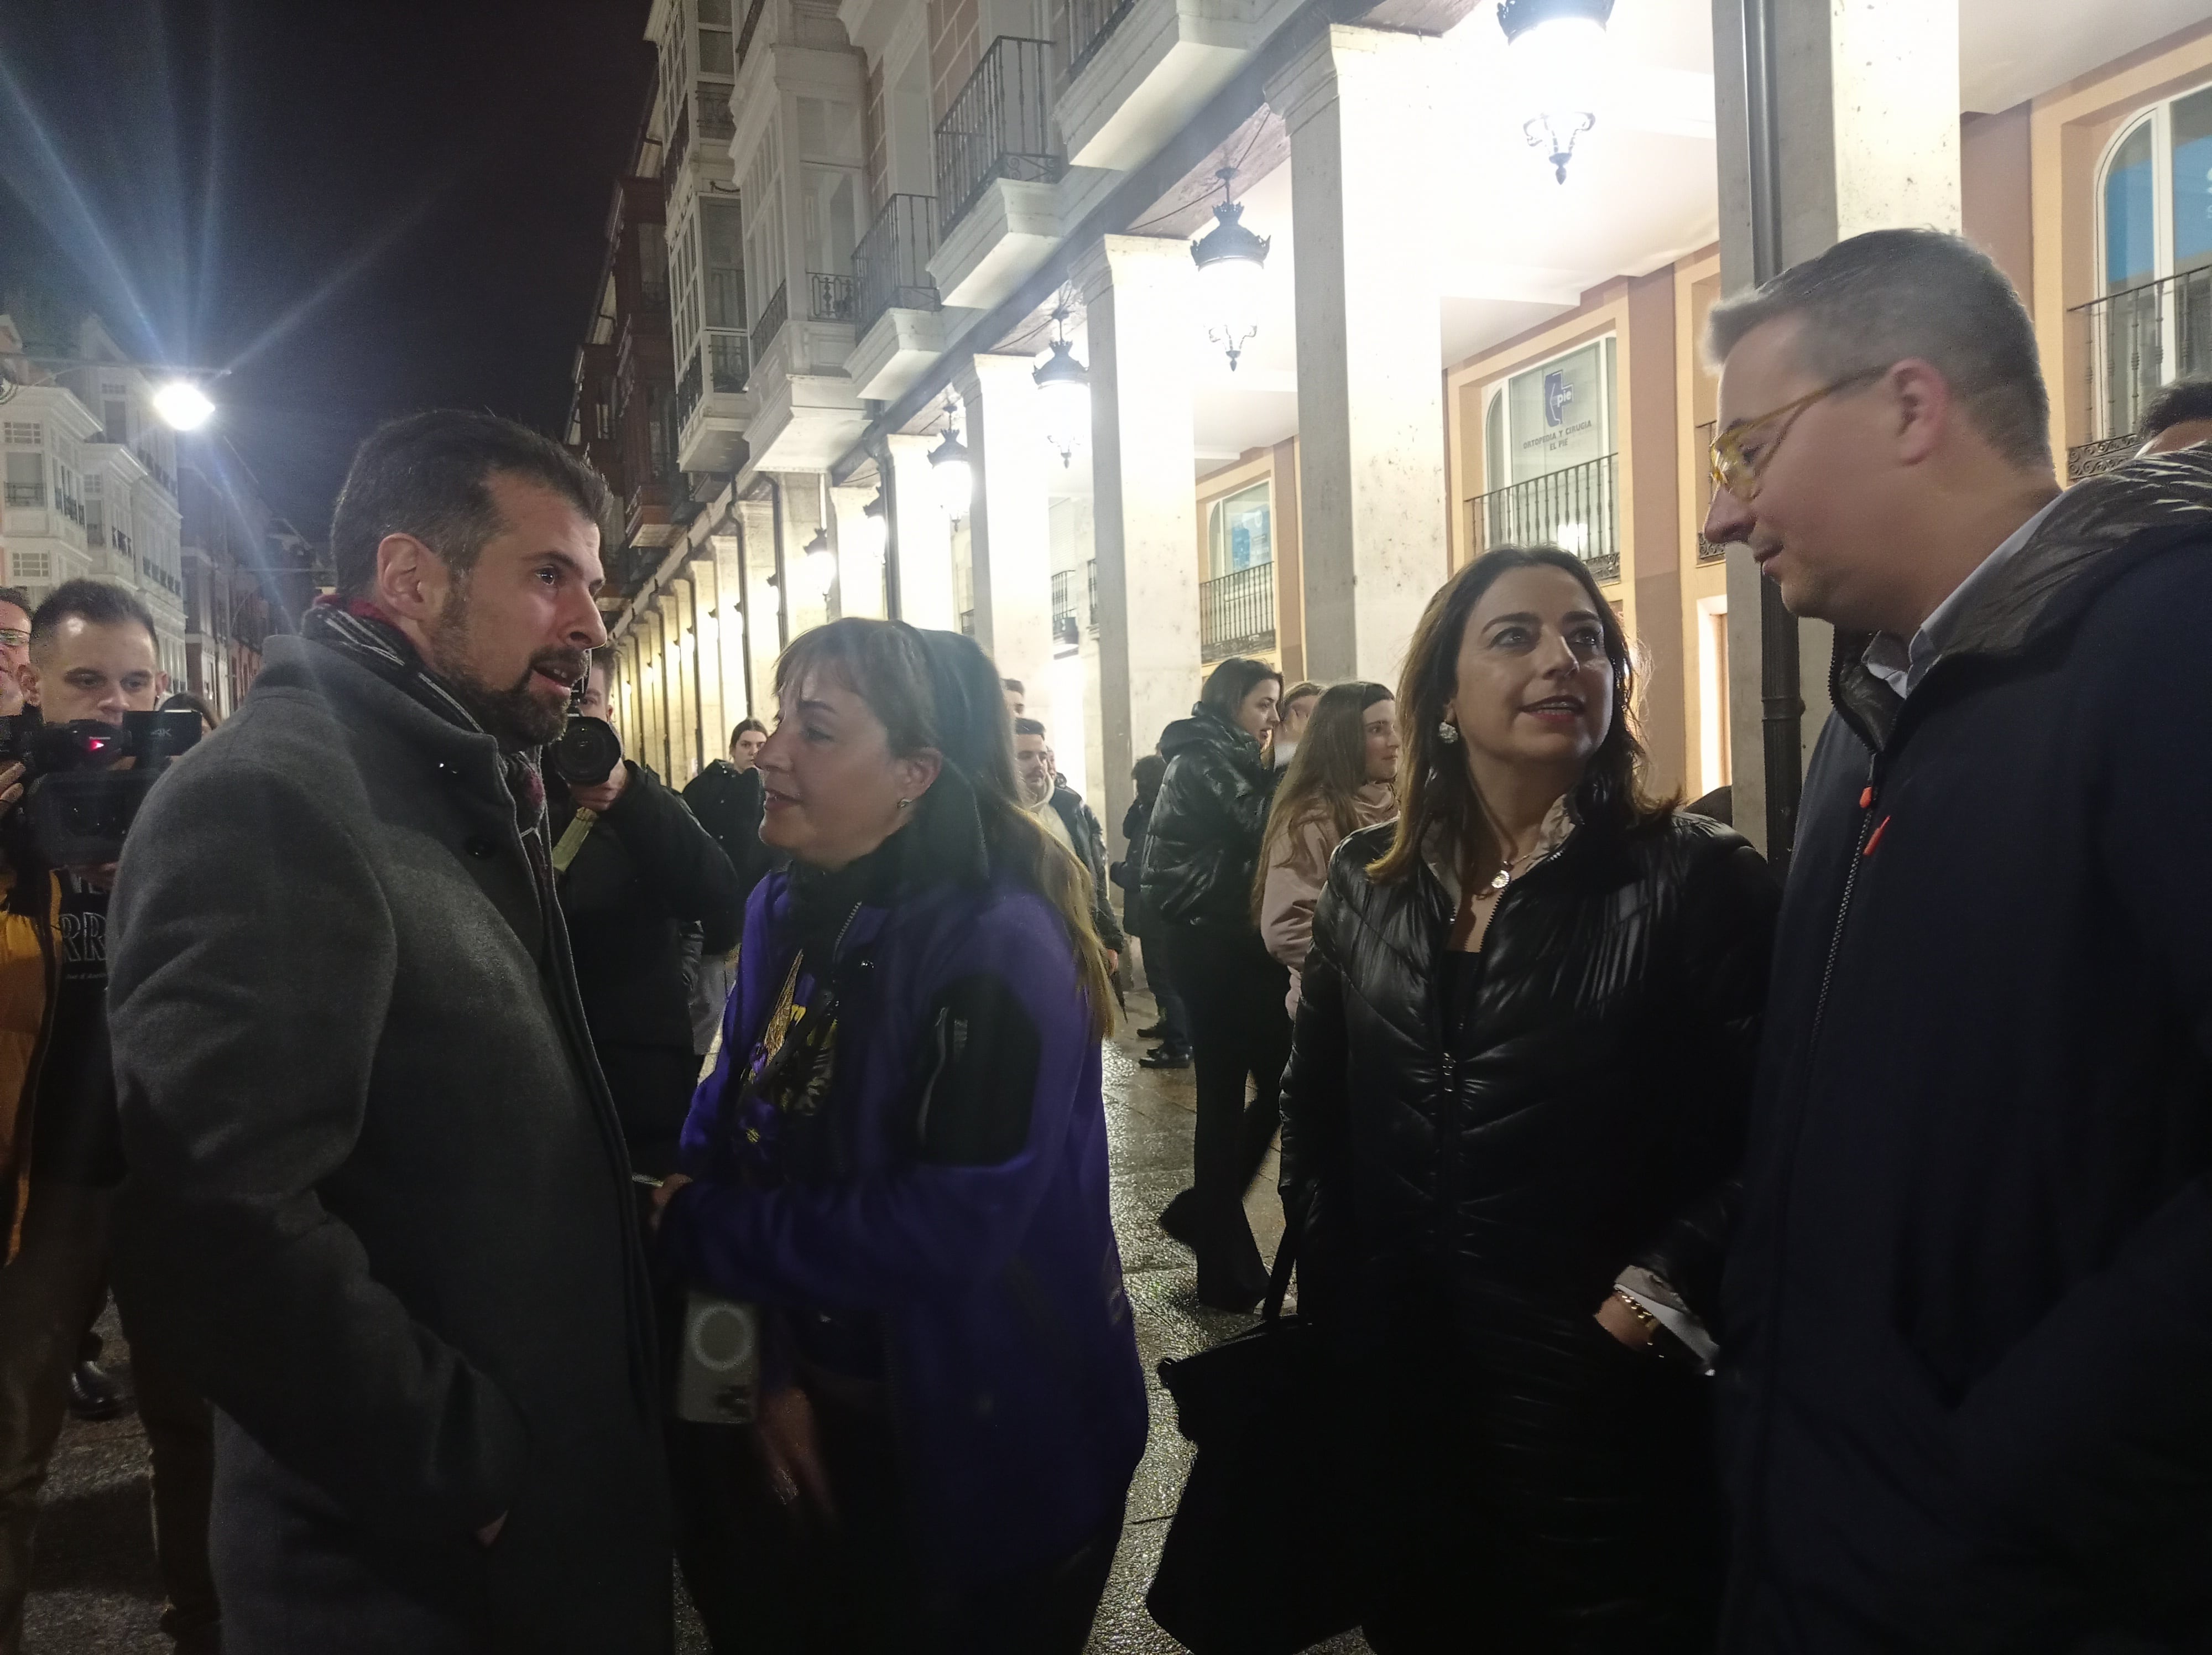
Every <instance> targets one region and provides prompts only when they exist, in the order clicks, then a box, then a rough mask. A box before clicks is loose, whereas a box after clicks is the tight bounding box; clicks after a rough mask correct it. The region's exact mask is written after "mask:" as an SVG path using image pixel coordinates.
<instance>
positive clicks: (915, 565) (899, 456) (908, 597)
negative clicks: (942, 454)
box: [888, 432, 960, 632]
mask: <svg viewBox="0 0 2212 1655" xmlns="http://www.w3.org/2000/svg"><path fill="white" fill-rule="evenodd" d="M888 441H889V442H890V452H891V462H890V463H891V489H890V494H891V532H892V533H893V534H894V535H896V537H897V538H898V575H899V618H900V619H901V620H902V621H905V622H907V623H908V624H909V625H913V626H926V627H930V628H933V630H937V631H939V632H953V631H957V630H959V626H960V605H959V604H958V603H957V601H956V600H955V599H954V596H953V592H952V520H951V518H949V517H947V516H946V515H945V508H944V506H943V505H942V504H941V503H940V502H939V499H938V493H937V478H936V477H935V476H934V475H933V472H934V468H933V466H932V465H930V463H929V451H930V450H931V449H932V448H934V447H936V446H937V438H936V436H935V435H933V434H931V433H928V432H924V433H922V434H921V435H918V436H908V435H894V436H892V437H890V439H889V440H888Z"/></svg>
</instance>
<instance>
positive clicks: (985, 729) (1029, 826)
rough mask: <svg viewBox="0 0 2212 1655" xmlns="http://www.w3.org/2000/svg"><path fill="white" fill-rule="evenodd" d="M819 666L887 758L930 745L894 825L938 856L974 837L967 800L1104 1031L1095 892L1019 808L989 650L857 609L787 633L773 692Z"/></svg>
mask: <svg viewBox="0 0 2212 1655" xmlns="http://www.w3.org/2000/svg"><path fill="white" fill-rule="evenodd" d="M813 672H823V673H826V674H828V675H829V678H832V679H833V680H835V681H836V683H838V684H840V685H843V686H844V687H845V688H846V689H848V690H850V691H852V692H853V693H854V695H856V696H858V697H860V699H861V700H862V701H864V702H866V703H867V704H868V709H869V711H871V712H872V713H873V714H875V715H876V717H877V718H878V719H879V720H880V721H882V723H883V727H884V733H885V734H886V735H887V736H888V738H889V741H890V751H891V753H892V755H893V756H894V757H896V758H913V757H914V756H915V754H917V753H920V752H923V751H936V752H937V753H939V755H940V756H941V757H942V758H944V760H945V766H944V770H943V771H942V772H940V774H939V777H938V779H937V781H936V782H933V784H932V785H931V787H930V788H929V791H928V792H927V793H926V794H923V795H922V796H921V802H920V804H919V805H918V806H916V807H915V820H913V821H912V822H910V823H908V824H907V825H906V826H905V827H904V828H902V829H901V830H900V831H901V832H902V833H906V834H918V835H920V836H921V843H925V844H927V845H930V846H931V847H932V849H930V850H928V851H924V852H922V853H921V854H935V847H939V846H943V847H945V848H946V849H947V851H948V854H957V853H954V852H953V849H952V848H954V847H957V846H958V845H959V844H960V843H963V841H964V842H966V843H971V844H972V843H973V834H974V830H973V829H970V830H969V831H967V832H965V833H964V834H963V832H962V831H960V828H959V824H958V823H957V820H956V819H955V818H956V816H957V813H958V812H965V811H968V810H969V809H972V810H973V811H974V812H975V824H976V825H977V826H979V827H980V828H981V834H982V849H983V853H984V855H985V856H986V857H987V860H988V861H989V863H990V865H991V866H992V867H1010V868H1012V869H1013V870H1014V872H1015V873H1016V874H1017V876H1018V877H1019V878H1020V879H1022V880H1023V882H1024V883H1025V884H1026V885H1029V886H1030V888H1031V889H1032V890H1034V891H1036V892H1037V893H1038V894H1039V895H1041V896H1042V897H1044V898H1045V900H1046V901H1048V902H1049V903H1050V904H1052V905H1053V907H1054V909H1056V910H1058V911H1059V914H1060V920H1061V922H1062V923H1064V924H1065V925H1066V928H1067V935H1068V940H1069V942H1070V944H1071V945H1072V946H1073V948H1074V952H1075V974H1076V979H1077V981H1078V982H1079V983H1080V984H1081V986H1082V989H1083V995H1084V998H1085V1001H1087V1002H1088V1003H1089V1006H1090V1010H1091V1029H1092V1031H1093V1032H1094V1033H1096V1034H1097V1037H1099V1038H1101V1039H1103V1038H1104V1037H1106V1036H1107V1035H1108V1034H1109V1033H1111V1032H1112V1031H1113V1027H1114V1004H1115V1001H1114V985H1113V981H1112V978H1111V977H1110V976H1109V973H1108V971H1107V970H1106V950H1105V946H1104V945H1103V944H1102V943H1101V942H1100V941H1099V940H1098V931H1097V926H1096V925H1095V924H1094V923H1093V922H1092V919H1091V904H1092V903H1093V901H1094V900H1095V898H1096V892H1095V891H1094V890H1093V888H1092V886H1091V873H1090V870H1088V869H1087V868H1085V867H1084V866H1083V864H1082V863H1080V862H1079V861H1076V859H1075V858H1074V857H1073V855H1070V854H1069V852H1068V850H1067V849H1066V846H1064V845H1062V844H1061V843H1060V842H1059V841H1058V840H1056V839H1054V838H1052V837H1049V836H1048V834H1047V833H1046V832H1045V831H1044V830H1043V829H1042V827H1040V826H1038V824H1037V819H1036V817H1035V816H1033V815H1031V814H1030V812H1028V811H1027V810H1026V809H1024V807H1023V806H1022V803H1021V790H1020V788H1019V786H1018V783H1017V782H1016V780H1015V771H1014V736H1013V721H1012V718H1011V716H1010V715H1008V713H1007V711H1006V696H1005V692H1004V691H1002V690H1001V689H1000V686H999V673H998V669H997V668H995V667H994V666H992V664H991V658H990V657H989V656H988V655H987V654H984V653H983V652H982V650H981V648H977V647H976V645H975V642H974V641H973V640H972V639H969V638H963V637H962V636H959V635H958V634H957V633H950V632H939V633H924V632H922V631H921V630H918V629H916V628H915V627H911V626H908V625H907V624H905V623H904V622H902V621H878V620H869V619H866V618H861V617H857V616H855V617H848V618H845V619H843V620H836V621H831V622H830V623H829V624H828V625H826V626H817V627H816V628H814V629H813V630H811V631H810V632H804V633H801V634H800V635H799V636H798V637H796V638H793V640H792V641H791V643H790V646H789V647H788V648H786V649H785V650H784V652H783V654H782V655H781V657H779V658H778V660H777V661H776V664H775V692H776V694H777V695H778V696H779V697H781V695H782V694H783V693H784V691H785V690H786V688H787V686H789V685H793V684H795V683H797V682H799V680H801V679H803V678H805V677H806V676H807V675H808V674H810V673H813ZM970 800H972V801H973V802H972V805H971V803H970ZM909 854H910V855H911V854H915V853H912V852H910V853H909ZM969 854H970V855H972V852H970V853H969ZM974 872H975V873H976V874H978V875H981V874H985V873H987V869H975V870H974Z"/></svg>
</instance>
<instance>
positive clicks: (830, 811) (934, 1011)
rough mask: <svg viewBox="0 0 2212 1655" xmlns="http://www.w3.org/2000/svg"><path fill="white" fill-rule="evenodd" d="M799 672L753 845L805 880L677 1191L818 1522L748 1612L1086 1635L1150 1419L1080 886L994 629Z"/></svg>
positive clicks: (1102, 1014)
mask: <svg viewBox="0 0 2212 1655" xmlns="http://www.w3.org/2000/svg"><path fill="white" fill-rule="evenodd" d="M775 690H776V700H777V708H778V716H777V723H776V728H775V732H774V733H773V734H771V735H770V736H769V740H768V743H767V745H765V746H764V747H763V749H762V750H761V754H760V769H761V772H762V775H763V778H764V780H765V782H766V783H767V796H768V808H767V816H766V819H765V821H764V823H763V827H762V837H763V838H764V839H765V840H766V841H767V842H768V843H770V844H772V845H775V846H777V847H779V848H780V849H783V850H786V851H788V852H789V853H790V855H791V857H792V859H793V860H792V867H791V868H790V870H789V871H788V872H787V873H775V874H771V875H769V877H768V878H767V879H764V880H763V881H762V883H761V885H760V886H759V888H758V889H757V890H756V891H755V892H754V895H753V898H752V902H751V904H750V911H749V913H748V916H747V923H746V929H745V940H744V947H743V950H742V952H741V954H740V957H739V958H740V964H739V976H738V987H737V991H736V992H735V994H733V995H732V997H731V1001H730V1007H729V1011H728V1013H727V1014H726V1018H725V1019H724V1022H723V1025H722V1048H721V1054H720V1058H719V1060H718V1062H717V1063H716V1066H715V1068H714V1074H712V1075H711V1076H710V1077H709V1078H708V1080H707V1081H706V1082H705V1083H704V1084H702V1086H701V1087H700V1089H699V1092H698V1095H697V1097H696V1099H695V1100H694V1102H693V1104H692V1109H691V1116H690V1122H689V1123H688V1124H687V1126H686V1128H685V1130H684V1166H685V1169H686V1171H687V1172H688V1173H689V1174H690V1180H695V1181H687V1180H685V1179H684V1178H673V1179H671V1180H670V1181H669V1187H666V1188H664V1189H663V1190H661V1191H659V1192H658V1196H657V1202H658V1207H657V1210H658V1213H659V1220H658V1222H659V1240H660V1246H661V1250H662V1254H663V1256H664V1259H665V1263H666V1264H667V1266H668V1267H669V1268H670V1269H671V1270H672V1271H673V1272H674V1273H675V1274H676V1275H678V1276H679V1277H680V1278H681V1279H682V1280H684V1281H686V1282H688V1283H690V1284H692V1285H693V1286H695V1287H698V1288H701V1289H703V1290H705V1291H708V1292H710V1293H716V1294H720V1295H725V1296H726V1297H727V1298H729V1299H736V1300H739V1301H743V1302H745V1303H749V1304H752V1305H757V1306H759V1307H761V1310H762V1312H763V1320H764V1330H763V1377H762V1396H761V1398H760V1404H759V1409H758V1412H759V1421H760V1423H759V1426H758V1427H757V1430H758V1448H759V1451H760V1453H761V1455H762V1457H763V1459H764V1461H765V1464H766V1469H767V1471H768V1474H769V1478H770V1479H771V1481H772V1482H773V1485H774V1486H775V1488H776V1489H777V1490H778V1491H779V1492H780V1493H781V1494H783V1495H784V1496H786V1497H787V1499H788V1500H789V1501H790V1503H791V1504H792V1506H793V1508H794V1512H795V1514H796V1515H798V1516H799V1517H801V1518H804V1519H805V1521H806V1522H807V1523H809V1524H811V1527H810V1528H809V1529H808V1530H806V1532H807V1533H809V1534H811V1535H812V1536H814V1538H812V1539H811V1540H810V1541H807V1542H805V1543H802V1544H800V1545H799V1552H798V1558H797V1562H796V1565H795V1567H793V1568H791V1569H788V1570H785V1571H781V1573H780V1574H779V1576H778V1578H775V1579H766V1580H763V1579H758V1578H754V1579H750V1580H749V1581H748V1583H747V1584H748V1585H749V1587H750V1589H751V1590H752V1591H755V1592H756V1593H757V1594H759V1596H758V1597H756V1598H755V1600H754V1602H753V1603H752V1609H753V1615H754V1620H755V1622H756V1623H757V1624H760V1623H763V1622H766V1620H767V1619H769V1608H770V1607H772V1606H773V1607H776V1608H778V1609H780V1612H781V1615H783V1616H784V1618H785V1622H786V1624H787V1625H788V1623H789V1622H790V1621H792V1620H793V1619H796V1620H797V1621H798V1622H799V1623H800V1625H801V1630H802V1632H803V1634H804V1635H805V1636H806V1637H809V1638H811V1639H813V1640H818V1642H819V1644H820V1646H823V1647H834V1648H836V1649H839V1650H841V1651H842V1650H854V1651H860V1652H872V1651H878V1650H892V1649H896V1650H900V1651H906V1650H927V1651H945V1652H951V1651H960V1652H968V1651H976V1650H987V1651H1006V1652H1009V1655H1012V1652H1021V1655H1054V1652H1064V1655H1076V1652H1079V1651H1080V1650H1081V1649H1082V1647H1083V1645H1084V1642H1085V1638H1086V1636H1087V1635H1088V1631H1089V1628H1090V1624H1091V1616H1092V1614H1093V1612H1094V1611H1095V1609H1097V1603H1098V1599H1099V1596H1100V1594H1101V1592H1102V1591H1103V1590H1104V1587H1105V1583H1106V1577H1107V1571H1108V1568H1109V1566H1110V1564H1111V1562H1112V1561H1113V1556H1114V1550H1115V1542H1116V1540H1117V1539H1118V1537H1119V1536H1120V1533H1121V1512H1122V1506H1123V1501H1124V1500H1125V1499H1126V1497H1127V1490H1128V1486H1129V1479H1130V1476H1131V1475H1132V1473H1133V1470H1134V1469H1135V1466H1136V1463H1137V1458H1138V1456H1139V1453H1140V1452H1141V1451H1142V1450H1143V1446H1144V1440H1145V1430H1146V1399H1145V1383H1144V1376H1143V1373H1142V1372H1141V1371H1140V1369H1139V1365H1138V1360H1137V1349H1136V1344H1135V1341H1134V1338H1133V1335H1132V1332H1131V1323H1130V1315H1129V1307H1128V1304H1127V1300H1126V1299H1124V1297H1123V1295H1122V1291H1121V1260H1120V1254H1119V1252H1118V1250H1116V1248H1115V1240H1114V1232H1113V1226H1112V1220H1111V1216H1110V1214H1109V1208H1108V1202H1107V1169H1106V1123H1105V1117H1104V1110H1103V1103H1102V1100H1101V1094H1100V1090H1099V1078H1100V1077H1099V1062H1100V1056H1099V1045H1100V1039H1101V1037H1102V1036H1103V1034H1104V1033H1105V1032H1106V1031H1107V1029H1108V1027H1109V1019H1110V1017H1111V1013H1112V1011H1113V1007H1114V991H1113V987H1112V984H1111V983H1110V982H1109V978H1108V977H1107V970H1106V960H1105V955H1104V952H1103V949H1102V948H1101V946H1100V945H1099V941H1098V938H1097V934H1096V933H1095V932H1094V931H1093V930H1092V928H1091V905H1092V895H1091V881H1090V878H1089V876H1088V875H1087V873H1085V870H1084V869H1083V867H1081V865H1080V864H1079V863H1078V862H1077V861H1075V859H1074V858H1073V857H1072V856H1071V855H1068V854H1067V852H1066V849H1065V848H1063V847H1062V846H1060V845H1059V844H1057V843H1054V841H1052V840H1050V839H1048V838H1047V837H1045V835H1044V834H1043V833H1042V831H1040V830H1039V828H1038V827H1037V825H1036V820H1035V818H1032V817H1031V816H1030V814H1029V813H1028V812H1026V811H1024V809H1023V808H1022V806H1021V802H1020V799H1019V796H1018V792H1017V790H1016V786H1015V780H1014V761H1013V748H1012V733H1011V726H1010V724H1009V722H1008V720H1007V715H1006V705H1005V702H1004V699H1003V697H1002V696H1001V693H1000V688H999V682H998V675H997V673H996V672H994V670H993V668H992V666H991V663H990V661H989V660H988V658H987V657H986V656H985V655H984V654H983V652H982V651H981V649H979V648H976V646H975V644H974V642H971V641H969V640H968V639H965V638H962V637H960V636H957V635H954V634H951V633H945V632H923V631H918V630H915V629H914V628H912V627H909V626H907V625H905V624H902V623H898V622H893V621H877V620H863V619H847V620H840V621H834V622H832V623H830V624H829V625H827V626H823V627H820V628H817V629H816V630H813V631H811V632H809V633H807V634H805V636H801V637H799V639H797V640H795V641H794V642H793V643H792V645H791V646H790V648H787V650H786V651H785V652H784V654H783V657H782V659H781V660H779V661H778V662H777V664H776V678H775ZM687 1573H690V1574H694V1575H696V1573H697V1571H696V1570H690V1569H687ZM738 1608H739V1609H740V1611H742V1610H743V1609H744V1605H743V1604H740V1605H738ZM772 1646H773V1645H772V1644H770V1643H768V1642H762V1643H757V1644H756V1643H748V1644H746V1645H745V1647H747V1648H754V1647H762V1648H766V1647H772ZM810 1646H811V1645H810Z"/></svg>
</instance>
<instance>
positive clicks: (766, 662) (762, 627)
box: [738, 500, 783, 724]
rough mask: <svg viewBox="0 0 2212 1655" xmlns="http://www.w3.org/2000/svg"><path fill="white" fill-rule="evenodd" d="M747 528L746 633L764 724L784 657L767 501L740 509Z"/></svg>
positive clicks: (771, 716)
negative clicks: (778, 661) (777, 668)
mask: <svg viewBox="0 0 2212 1655" xmlns="http://www.w3.org/2000/svg"><path fill="white" fill-rule="evenodd" d="M738 520H740V521H741V522H742V523H743V524H744V563H745V632H746V636H748V638H750V641H751V643H752V663H753V684H752V690H753V703H752V704H753V710H754V715H755V716H756V717H757V718H758V719H759V720H760V721H762V722H763V723H764V724H767V723H773V722H774V721H775V661H776V657H777V656H778V655H780V654H782V653H783V642H782V639H781V636H780V635H779V633H778V630H777V629H778V627H779V626H780V625H781V612H780V611H779V610H778V608H777V605H778V604H780V603H781V601H782V594H781V593H779V592H778V591H777V590H776V588H775V585H774V583H773V580H774V576H775V512H774V510H773V508H771V507H770V505H769V502H768V501H766V500H747V501H744V502H740V503H739V504H738Z"/></svg>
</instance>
